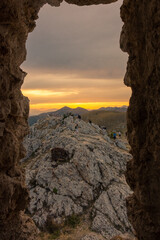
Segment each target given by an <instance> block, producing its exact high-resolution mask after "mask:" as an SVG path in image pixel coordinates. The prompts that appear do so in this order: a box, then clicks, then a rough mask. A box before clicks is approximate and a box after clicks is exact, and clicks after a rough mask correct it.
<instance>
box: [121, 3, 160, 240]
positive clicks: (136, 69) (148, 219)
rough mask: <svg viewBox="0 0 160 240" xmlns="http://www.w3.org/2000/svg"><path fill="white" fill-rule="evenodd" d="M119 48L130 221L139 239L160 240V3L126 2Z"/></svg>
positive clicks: (123, 10)
mask: <svg viewBox="0 0 160 240" xmlns="http://www.w3.org/2000/svg"><path fill="white" fill-rule="evenodd" d="M121 17H122V20H123V21H124V23H125V24H124V27H123V30H122V34H121V41H120V45H121V48H122V50H123V51H125V52H128V54H129V61H128V65H127V73H126V75H125V79H124V81H125V84H126V85H127V86H130V87H131V88H132V97H131V99H130V106H129V110H128V139H129V143H130V145H131V147H132V151H131V153H132V155H133V160H131V161H130V162H129V163H128V167H127V173H126V178H127V182H128V184H129V185H130V187H131V189H132V190H133V191H134V194H133V196H131V197H129V198H128V199H127V208H128V217H129V220H130V221H131V222H132V224H133V226H134V228H135V229H136V231H137V234H138V237H139V240H142V239H143V240H158V239H160V81H159V80H160V1H158V0H141V1H139V0H135V1H133V0H124V3H123V6H122V7H121Z"/></svg>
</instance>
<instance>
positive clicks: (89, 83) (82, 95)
mask: <svg viewBox="0 0 160 240" xmlns="http://www.w3.org/2000/svg"><path fill="white" fill-rule="evenodd" d="M121 4H122V0H120V1H118V3H113V4H110V5H98V6H85V7H78V6H74V5H69V4H67V3H62V4H61V6H60V7H59V8H56V7H54V8H53V7H50V6H48V5H46V6H45V7H43V8H42V10H41V11H40V14H39V17H40V18H39V19H38V21H37V27H36V29H35V30H34V32H33V33H31V34H30V35H29V39H28V41H27V60H26V62H25V63H24V64H23V65H22V69H23V70H24V71H26V72H27V73H28V75H27V77H26V79H25V83H24V85H23V88H22V92H23V94H24V95H25V96H28V97H29V99H30V108H31V112H30V114H31V115H32V114H38V113H41V112H46V111H51V110H55V109H59V108H61V107H63V106H69V107H73V108H74V107H77V106H80V107H85V108H87V109H97V108H100V107H107V106H122V105H128V101H129V97H130V94H131V91H130V88H127V87H126V86H125V85H124V84H123V77H124V74H125V68H126V62H127V54H125V53H123V52H122V51H121V50H120V49H119V36H120V31H121V28H122V21H121V19H120V13H119V8H120V5H121Z"/></svg>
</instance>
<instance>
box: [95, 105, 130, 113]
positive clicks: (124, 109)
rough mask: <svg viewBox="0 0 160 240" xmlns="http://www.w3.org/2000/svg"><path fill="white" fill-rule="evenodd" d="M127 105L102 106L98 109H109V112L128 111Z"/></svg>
mask: <svg viewBox="0 0 160 240" xmlns="http://www.w3.org/2000/svg"><path fill="white" fill-rule="evenodd" d="M127 108H128V107H127V106H125V105H124V106H122V107H106V108H105V107H101V108H99V109H98V110H100V111H109V112H126V111H127Z"/></svg>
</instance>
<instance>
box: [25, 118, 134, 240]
mask: <svg viewBox="0 0 160 240" xmlns="http://www.w3.org/2000/svg"><path fill="white" fill-rule="evenodd" d="M106 135H107V133H106V131H105V130H102V129H101V128H99V127H98V126H97V125H95V124H90V123H86V122H84V121H82V120H79V119H74V118H73V117H67V118H66V119H64V120H63V119H62V118H55V117H49V116H48V117H47V118H46V119H43V120H39V121H38V123H36V124H34V125H33V126H32V127H31V130H30V134H29V135H28V137H27V138H26V139H25V146H26V148H27V153H28V154H27V156H28V158H25V159H24V160H23V163H25V165H27V167H26V181H27V185H28V188H29V191H30V198H31V201H30V206H29V208H28V211H29V213H30V214H31V216H32V218H33V220H34V221H35V222H36V224H37V225H38V226H39V227H41V228H47V220H48V219H50V218H52V220H53V221H54V222H57V223H60V224H62V222H63V221H64V220H65V219H66V218H67V217H68V216H72V215H81V214H85V212H86V210H88V211H89V212H90V215H91V217H92V224H91V228H92V230H94V231H96V232H98V233H100V234H101V235H102V236H103V237H105V238H106V239H108V238H110V237H112V236H115V235H118V234H120V233H125V232H132V230H131V226H130V224H129V223H128V219H127V215H126V205H125V198H126V196H127V195H128V194H129V193H130V190H129V188H128V186H127V185H126V182H125V178H124V172H125V166H126V162H127V160H128V159H129V158H130V157H131V156H130V155H129V154H128V153H127V152H126V151H122V150H120V149H119V148H118V147H115V145H114V142H112V144H111V143H109V142H108V141H107V140H106V139H107V138H106ZM37 139H39V141H40V145H39V148H38V149H37V148H36V150H34V149H35V148H34V147H33V146H35V142H36V141H37ZM110 141H111V140H110ZM27 163H28V164H27Z"/></svg>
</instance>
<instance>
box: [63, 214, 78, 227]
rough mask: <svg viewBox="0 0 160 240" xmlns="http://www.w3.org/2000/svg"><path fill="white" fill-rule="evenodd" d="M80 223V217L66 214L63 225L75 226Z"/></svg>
mask: <svg viewBox="0 0 160 240" xmlns="http://www.w3.org/2000/svg"><path fill="white" fill-rule="evenodd" d="M79 223H80V217H79V216H77V215H74V214H73V215H71V216H68V217H67V218H66V220H65V225H66V226H69V227H72V228H75V227H76V226H77V225H78V224H79Z"/></svg>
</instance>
